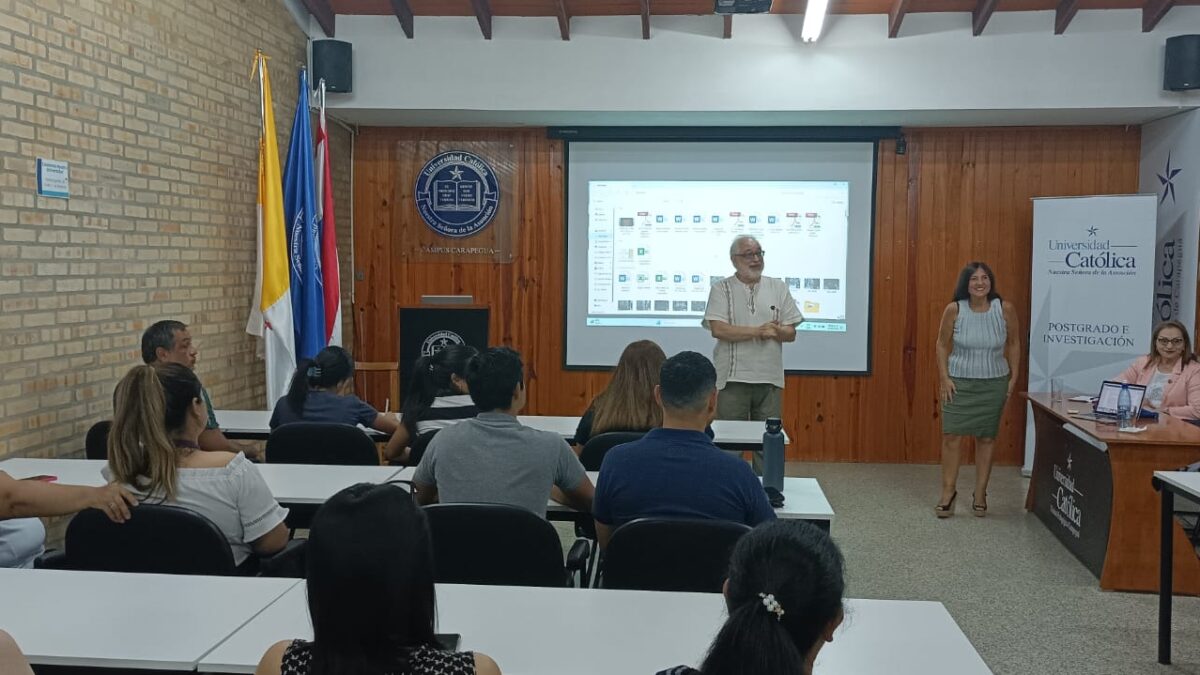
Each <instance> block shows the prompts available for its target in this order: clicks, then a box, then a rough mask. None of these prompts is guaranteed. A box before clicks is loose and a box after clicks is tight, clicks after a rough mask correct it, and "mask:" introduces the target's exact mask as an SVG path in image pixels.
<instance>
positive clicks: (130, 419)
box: [104, 363, 288, 565]
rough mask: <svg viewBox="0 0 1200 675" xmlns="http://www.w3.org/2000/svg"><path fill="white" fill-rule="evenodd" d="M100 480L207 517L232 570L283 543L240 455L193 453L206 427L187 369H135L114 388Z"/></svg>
mask: <svg viewBox="0 0 1200 675" xmlns="http://www.w3.org/2000/svg"><path fill="white" fill-rule="evenodd" d="M113 398H114V406H113V423H112V429H111V431H110V432H109V435H108V466H107V467H106V468H105V469H104V476H105V478H108V479H110V480H114V481H117V482H119V483H122V484H124V485H126V486H127V487H128V488H129V489H130V491H131V492H133V493H134V494H135V495H137V496H138V497H139V498H140V499H142V500H143V501H145V502H148V503H165V504H170V505H173V506H179V507H182V508H185V509H189V510H191V511H195V512H196V513H199V514H201V515H203V516H206V517H207V518H208V519H209V520H211V521H213V523H214V524H215V525H216V526H217V527H218V528H219V529H220V530H221V532H223V533H224V534H225V538H226V540H228V541H229V545H230V547H231V548H232V549H233V559H234V562H235V563H236V564H238V565H241V564H242V563H243V562H245V561H246V560H247V559H248V558H249V557H250V555H251V553H257V554H260V555H271V554H273V553H277V552H278V551H280V550H282V549H283V547H284V546H286V545H287V541H288V529H287V526H286V525H284V523H283V520H284V518H285V517H286V516H287V513H288V512H287V509H284V508H282V507H280V506H279V504H278V503H277V502H276V501H275V498H274V497H273V496H272V495H271V491H270V489H269V488H268V487H267V484H266V482H265V481H264V480H263V478H262V475H260V474H259V473H258V469H257V468H256V467H255V466H254V464H252V463H250V460H248V459H246V456H245V455H243V454H242V453H240V452H239V453H237V454H234V453H231V452H222V451H213V452H200V451H199V450H200V444H199V438H200V434H201V433H202V432H203V431H204V428H205V425H206V423H207V422H208V409H207V407H206V406H205V404H204V398H203V396H202V395H201V392H200V381H199V380H197V379H196V375H195V373H193V372H192V371H191V370H190V369H189V368H187V367H186V366H181V365H178V364H174V363H169V364H165V365H161V366H136V367H135V368H133V369H132V370H130V371H129V373H128V374H126V375H125V377H123V378H121V381H120V382H119V383H118V384H117V391H116V394H115V395H114V397H113Z"/></svg>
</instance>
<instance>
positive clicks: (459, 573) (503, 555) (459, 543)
mask: <svg viewBox="0 0 1200 675" xmlns="http://www.w3.org/2000/svg"><path fill="white" fill-rule="evenodd" d="M425 514H426V516H428V519H429V532H430V538H431V539H432V543H433V569H434V579H435V580H436V581H437V582H438V583H445V584H485V585H493V586H548V587H563V586H570V585H582V583H583V579H586V575H587V570H586V567H587V560H588V554H589V550H590V548H591V547H590V545H589V544H588V542H587V541H585V540H582V539H580V540H578V541H576V542H575V544H574V545H573V546H572V547H571V551H570V552H569V553H568V554H567V564H566V565H565V566H564V565H563V554H562V543H561V542H560V541H559V538H558V531H557V530H555V529H554V526H553V525H551V524H550V523H549V522H548V521H546V520H545V519H543V518H541V517H540V516H538V515H537V514H536V513H533V512H531V511H526V510H525V509H522V508H518V507H515V506H509V505H507V504H433V505H430V506H426V507H425Z"/></svg>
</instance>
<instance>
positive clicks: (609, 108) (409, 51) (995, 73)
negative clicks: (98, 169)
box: [330, 7, 1200, 123]
mask: <svg viewBox="0 0 1200 675" xmlns="http://www.w3.org/2000/svg"><path fill="white" fill-rule="evenodd" d="M801 19H802V17H800V16H782V15H757V16H739V17H736V18H735V19H734V22H733V39H732V40H722V39H721V38H720V32H721V20H720V19H719V18H717V17H713V16H707V17H653V18H652V21H651V34H652V37H651V39H650V40H642V39H641V28H640V18H639V17H636V16H625V17H581V18H575V19H573V20H572V22H571V40H570V41H569V42H564V41H562V40H561V39H560V37H559V34H558V25H557V22H556V21H555V20H554V19H552V18H546V19H531V18H506V17H499V18H496V19H495V20H494V31H495V33H494V35H495V37H494V39H493V40H491V41H486V40H484V39H483V38H482V36H481V35H480V32H479V27H478V24H477V23H476V22H475V19H474V18H470V17H439V18H432V17H417V21H416V37H415V39H412V40H409V39H407V38H405V37H404V34H403V32H402V31H401V29H400V25H399V22H398V21H396V19H395V18H394V17H391V16H338V19H337V37H338V39H341V40H349V41H350V42H352V43H353V44H354V71H355V72H354V93H353V94H348V95H344V96H337V97H332V96H331V97H330V105H331V106H332V107H337V108H343V109H347V112H349V111H352V110H358V111H370V110H392V111H437V110H441V111H446V110H449V111H454V110H487V111H496V112H497V113H498V114H503V113H505V112H509V113H511V112H514V111H521V112H522V113H527V112H530V111H533V112H536V111H564V112H568V113H584V112H590V111H605V112H613V113H622V112H624V113H628V112H634V111H637V112H641V111H658V112H660V113H671V112H679V111H716V112H722V111H724V112H741V111H775V112H792V111H996V110H1011V111H1022V110H1024V111H1037V110H1043V109H1053V110H1059V111H1067V112H1068V113H1070V111H1080V112H1081V113H1083V112H1086V111H1096V110H1105V109H1126V110H1130V111H1131V113H1130V114H1131V115H1132V117H1130V118H1129V119H1130V120H1136V121H1141V120H1144V119H1150V118H1153V117H1160V116H1162V115H1163V114H1165V113H1166V112H1168V111H1169V110H1170V109H1171V108H1174V107H1176V106H1188V107H1191V106H1195V105H1200V95H1197V94H1195V93H1191V94H1178V93H1171V92H1164V91H1162V60H1163V42H1164V41H1165V39H1166V38H1167V37H1169V36H1172V35H1177V34H1181V33H1194V32H1200V7H1176V8H1175V9H1173V10H1171V12H1170V13H1169V14H1168V15H1167V16H1166V18H1165V19H1164V20H1163V21H1162V22H1161V23H1160V24H1159V26H1158V27H1157V28H1156V29H1155V30H1154V31H1153V32H1151V33H1148V34H1147V33H1142V32H1141V11H1140V10H1109V11H1087V10H1083V11H1080V12H1079V14H1078V15H1077V16H1076V18H1075V20H1074V21H1073V22H1072V23H1071V25H1070V27H1069V28H1068V30H1067V32H1066V34H1065V35H1061V36H1055V35H1054V34H1053V25H1054V13H1053V12H997V13H996V14H995V15H993V17H992V19H991V22H990V23H989V24H988V26H987V30H986V31H985V32H984V34H983V35H982V36H981V37H973V36H972V35H971V16H970V14H967V13H945V14H910V15H908V16H907V17H906V18H905V20H904V24H903V26H902V29H901V32H900V37H899V38H896V39H890V40H889V39H887V17H886V16H883V15H836V16H832V17H830V20H829V21H828V23H827V25H826V32H825V34H824V35H823V36H822V38H821V40H820V41H819V42H817V43H815V44H804V43H801V42H800V41H799V33H800V24H801ZM1147 111H1152V114H1147ZM976 115H978V114H977V113H976ZM983 117H984V118H987V115H986V114H985V115H983ZM1068 117H1069V115H1068ZM853 119H855V120H856V121H860V122H861V121H870V120H869V119H864V118H861V117H860V118H853ZM914 119H918V120H919V116H918V117H917V118H914ZM535 123H536V122H535Z"/></svg>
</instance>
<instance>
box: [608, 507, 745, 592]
mask: <svg viewBox="0 0 1200 675" xmlns="http://www.w3.org/2000/svg"><path fill="white" fill-rule="evenodd" d="M749 531H750V527H749V526H747V525H744V524H742V523H734V522H729V521H725V520H696V519H676V518H638V519H637V520H631V521H629V522H628V523H625V524H624V525H621V526H620V527H618V528H617V529H616V531H614V532H613V534H612V538H611V539H610V540H609V542H608V548H607V549H605V551H604V561H603V563H602V564H601V567H600V573H601V575H602V576H601V579H602V581H601V585H602V586H603V587H604V588H626V589H636V590H646V591H697V592H702V593H720V592H721V586H722V584H723V583H724V582H725V578H726V576H728V572H729V556H730V554H731V553H732V552H733V546H734V544H736V543H737V541H738V539H741V538H742V535H744V534H746V533H747V532H749Z"/></svg>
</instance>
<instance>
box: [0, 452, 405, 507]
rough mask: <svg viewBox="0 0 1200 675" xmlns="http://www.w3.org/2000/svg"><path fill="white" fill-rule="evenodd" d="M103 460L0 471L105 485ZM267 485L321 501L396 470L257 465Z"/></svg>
mask: <svg viewBox="0 0 1200 675" xmlns="http://www.w3.org/2000/svg"><path fill="white" fill-rule="evenodd" d="M105 463H106V462H105V461H104V460H102V459H35V458H29V457H24V458H17V459H9V460H6V461H3V462H0V471H5V472H7V473H8V474H9V475H11V476H12V477H13V478H28V477H30V476H38V475H50V476H58V480H57V481H56V482H58V483H63V484H65V485H90V486H97V485H104V477H103V476H102V475H101V474H100V470H101V469H103V468H104V465H105ZM256 466H257V467H258V472H259V473H260V474H262V477H263V480H265V481H266V483H267V487H269V488H270V489H271V494H273V495H275V499H276V500H277V501H279V502H281V503H284V504H324V503H325V500H327V499H329V498H330V497H332V496H333V495H334V494H336V493H337V492H339V491H341V490H342V489H343V488H347V487H350V486H351V485H354V484H356V483H382V482H384V481H388V480H392V478H393V476H395V475H396V474H397V473H398V472H399V471H400V468H399V467H394V466H347V465H333V466H329V465H319V464H258V465H256Z"/></svg>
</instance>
